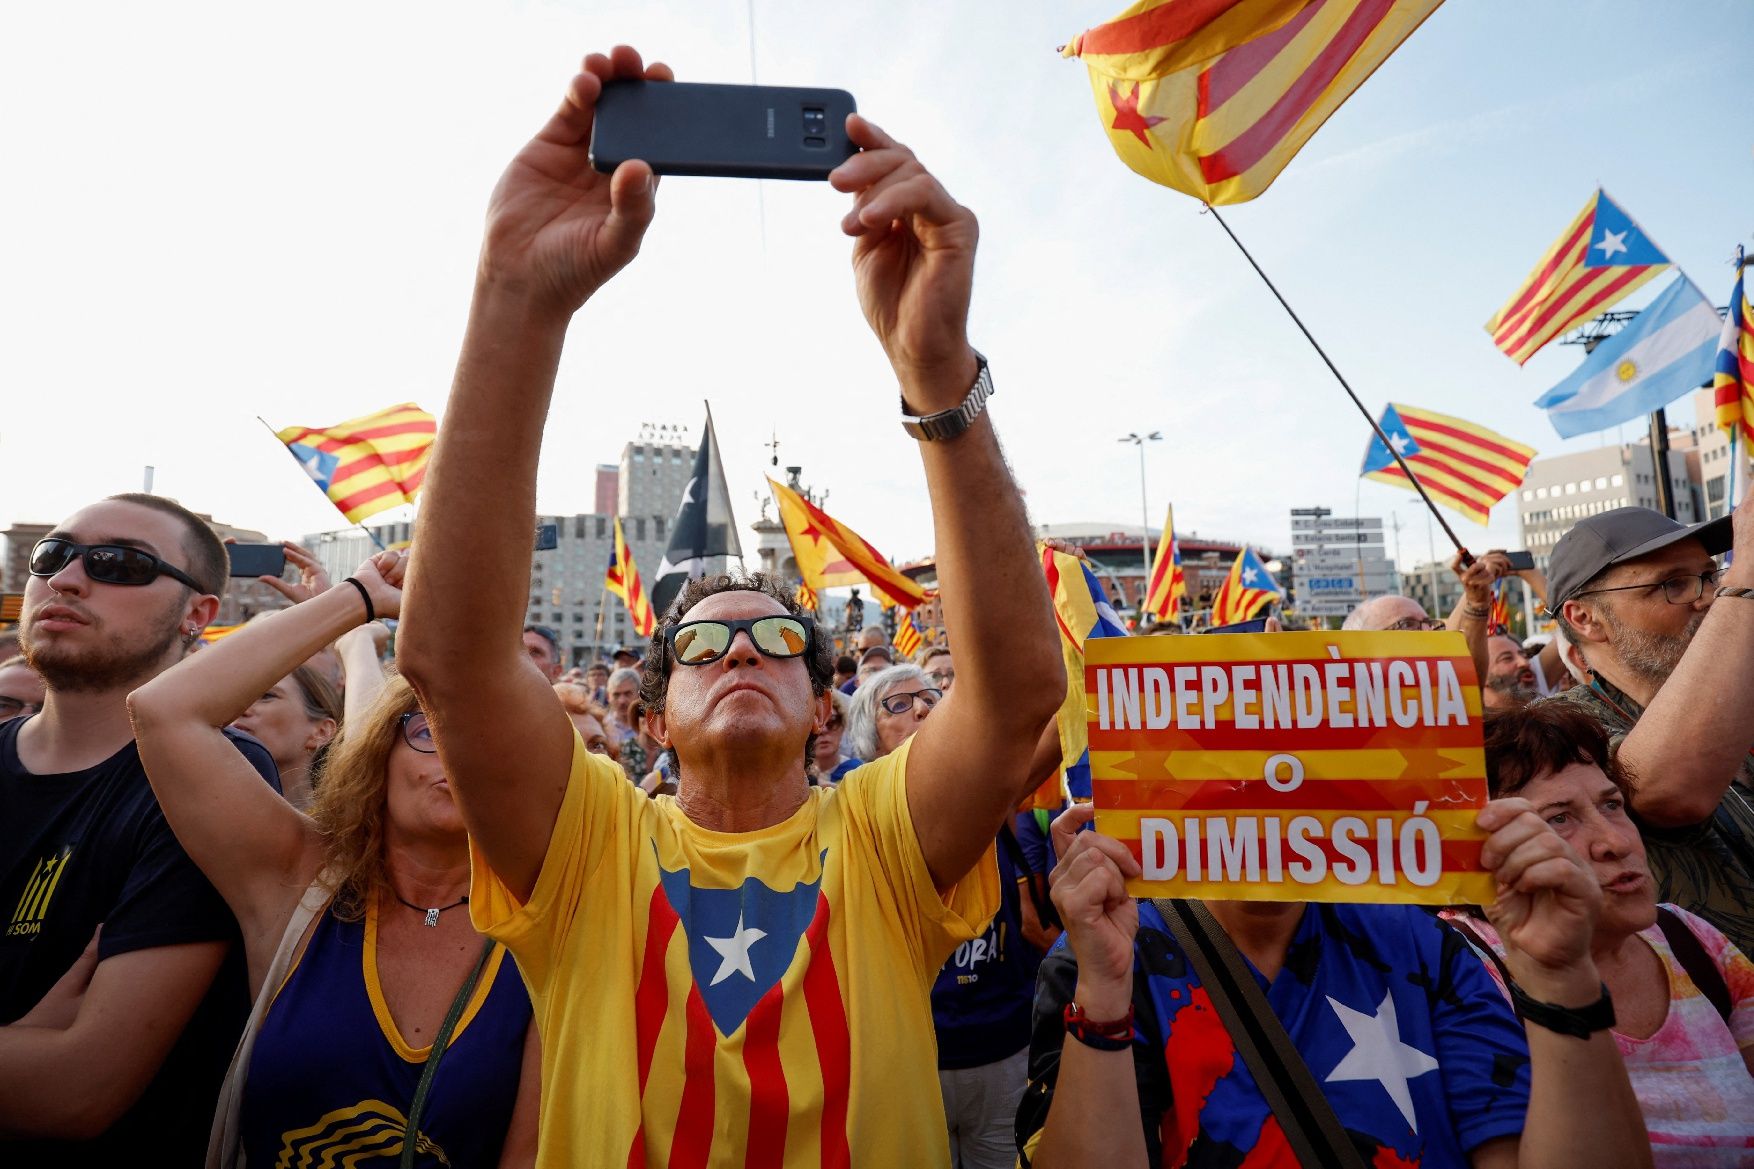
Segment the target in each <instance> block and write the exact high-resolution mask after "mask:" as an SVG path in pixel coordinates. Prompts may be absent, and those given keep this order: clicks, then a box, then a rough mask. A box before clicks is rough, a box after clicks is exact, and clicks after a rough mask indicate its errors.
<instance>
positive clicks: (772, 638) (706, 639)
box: [664, 616, 816, 666]
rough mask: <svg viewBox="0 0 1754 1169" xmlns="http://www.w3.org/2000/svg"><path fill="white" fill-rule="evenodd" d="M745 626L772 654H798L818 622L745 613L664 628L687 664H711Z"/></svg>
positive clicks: (672, 648)
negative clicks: (732, 618)
mask: <svg viewBox="0 0 1754 1169" xmlns="http://www.w3.org/2000/svg"><path fill="white" fill-rule="evenodd" d="M739 630H742V631H744V632H746V633H748V634H749V640H750V641H751V642H753V643H754V644H755V648H756V649H758V650H760V651H761V652H762V653H764V654H766V655H767V656H768V657H770V658H795V657H798V656H800V655H801V654H803V653H804V651H806V650H808V649H809V648H810V643H811V641H812V640H813V639H814V638H815V636H816V622H814V621H812V620H811V619H810V618H808V617H789V616H788V617H779V616H774V617H745V618H743V619H741V620H738V621H687V622H684V623H683V624H681V625H677V626H673V627H672V628H670V629H668V630H666V631H665V632H664V640H666V641H668V642H669V643H670V652H671V653H673V654H675V655H676V661H677V662H678V663H679V664H681V665H684V666H707V665H711V664H712V663H713V662H716V661H718V660H719V659H720V658H722V657H724V656H725V655H726V654H727V653H729V652H731V642H732V641H734V640H736V637H737V633H738V631H739Z"/></svg>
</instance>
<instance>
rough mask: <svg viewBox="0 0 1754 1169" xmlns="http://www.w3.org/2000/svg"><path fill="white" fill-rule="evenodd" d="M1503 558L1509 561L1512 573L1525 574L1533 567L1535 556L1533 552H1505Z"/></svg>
mask: <svg viewBox="0 0 1754 1169" xmlns="http://www.w3.org/2000/svg"><path fill="white" fill-rule="evenodd" d="M1504 556H1505V559H1507V560H1509V561H1510V569H1511V571H1512V572H1527V571H1528V570H1529V569H1531V568H1533V567H1535V554H1534V553H1533V552H1506V553H1505V554H1504Z"/></svg>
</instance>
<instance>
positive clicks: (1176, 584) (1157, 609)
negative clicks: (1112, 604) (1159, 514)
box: [1144, 507, 1188, 621]
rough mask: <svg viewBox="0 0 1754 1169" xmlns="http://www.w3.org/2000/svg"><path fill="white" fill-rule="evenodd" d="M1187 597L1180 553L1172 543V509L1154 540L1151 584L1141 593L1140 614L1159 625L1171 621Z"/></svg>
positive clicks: (1164, 518) (1173, 528) (1185, 578)
mask: <svg viewBox="0 0 1754 1169" xmlns="http://www.w3.org/2000/svg"><path fill="white" fill-rule="evenodd" d="M1187 595H1188V578H1187V575H1186V574H1185V573H1183V572H1182V552H1181V548H1180V547H1179V546H1178V545H1177V544H1176V542H1175V508H1173V507H1172V508H1170V509H1169V510H1168V511H1166V512H1165V513H1164V515H1163V535H1162V536H1160V537H1159V538H1158V540H1157V559H1156V560H1155V561H1153V562H1152V564H1151V583H1150V586H1149V587H1148V588H1147V589H1146V590H1145V605H1144V610H1145V613H1146V614H1147V615H1148V616H1151V617H1154V618H1156V619H1157V620H1159V621H1173V620H1175V616H1176V614H1177V613H1178V612H1180V611H1181V599H1182V598H1183V597H1185V596H1187Z"/></svg>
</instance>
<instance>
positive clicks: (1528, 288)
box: [1486, 187, 1669, 365]
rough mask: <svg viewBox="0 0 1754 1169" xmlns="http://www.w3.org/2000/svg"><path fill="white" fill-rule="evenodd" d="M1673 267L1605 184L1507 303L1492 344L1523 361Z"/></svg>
mask: <svg viewBox="0 0 1754 1169" xmlns="http://www.w3.org/2000/svg"><path fill="white" fill-rule="evenodd" d="M1668 266H1669V257H1668V256H1667V255H1665V254H1664V253H1663V250H1662V249H1661V248H1659V247H1657V246H1656V244H1654V243H1652V242H1651V240H1650V237H1649V236H1647V235H1645V234H1644V230H1643V229H1642V228H1640V227H1639V226H1638V224H1636V223H1634V222H1633V221H1632V217H1631V216H1630V215H1628V214H1626V212H1625V211H1622V210H1621V209H1620V205H1619V204H1618V203H1616V202H1614V200H1612V199H1610V198H1608V193H1607V192H1606V191H1604V190H1602V189H1601V188H1600V187H1597V188H1596V193H1595V194H1594V195H1591V196H1590V201H1589V202H1588V203H1586V204H1584V209H1583V210H1582V211H1579V212H1578V213H1577V218H1575V219H1573V220H1572V221H1571V225H1570V226H1569V227H1567V228H1566V229H1565V231H1564V232H1562V233H1561V234H1560V236H1559V239H1558V240H1556V241H1555V242H1554V244H1553V246H1552V247H1550V248H1548V249H1547V252H1546V254H1545V255H1543V256H1542V257H1541V259H1540V261H1539V262H1538V263H1537V264H1536V265H1535V268H1534V271H1532V272H1530V273H1529V274H1528V275H1527V276H1526V277H1524V278H1523V282H1522V284H1521V285H1519V286H1518V288H1517V290H1516V291H1515V292H1514V293H1512V294H1511V297H1510V299H1509V300H1508V301H1506V302H1505V303H1504V307H1503V308H1501V309H1499V310H1498V311H1497V312H1496V313H1494V314H1493V315H1492V319H1491V320H1490V321H1487V322H1486V331H1487V332H1488V333H1491V334H1492V343H1493V344H1494V345H1496V346H1498V348H1499V349H1500V350H1502V351H1503V352H1504V355H1505V356H1506V357H1508V358H1510V359H1511V360H1512V361H1514V362H1516V363H1517V364H1518V365H1521V364H1523V363H1524V362H1525V361H1527V360H1528V359H1529V358H1531V357H1533V356H1534V355H1535V353H1536V351H1538V350H1539V349H1540V348H1541V346H1543V345H1545V344H1547V342H1549V341H1551V340H1553V338H1555V337H1557V336H1559V334H1561V333H1563V332H1565V331H1566V330H1567V329H1569V328H1571V327H1572V326H1574V325H1580V324H1582V323H1583V322H1585V321H1587V320H1589V319H1590V318H1591V317H1593V316H1595V315H1596V314H1597V313H1599V312H1606V311H1607V310H1608V309H1609V308H1611V307H1613V306H1614V305H1615V304H1617V303H1618V302H1619V301H1620V300H1621V299H1622V298H1623V297H1625V296H1626V295H1627V294H1628V293H1630V292H1631V291H1632V290H1633V289H1635V288H1638V287H1639V286H1640V285H1642V284H1644V283H1645V282H1646V281H1648V280H1650V279H1652V278H1653V277H1655V276H1656V274H1657V273H1659V272H1661V271H1662V270H1663V269H1664V268H1667V267H1668Z"/></svg>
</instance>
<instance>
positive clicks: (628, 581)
mask: <svg viewBox="0 0 1754 1169" xmlns="http://www.w3.org/2000/svg"><path fill="white" fill-rule="evenodd" d="M603 587H604V588H606V589H608V590H609V591H610V592H612V593H614V594H615V595H616V596H618V597H620V598H621V600H622V603H623V604H625V605H626V606H627V616H628V618H629V619H630V620H631V621H632V622H633V631H634V632H635V633H637V634H639V635H640V636H641V637H650V636H651V635H652V630H653V629H655V628H657V625H658V620H657V618H656V617H655V616H654V615H653V614H652V602H651V598H649V597H647V596H646V589H645V585H644V584H642V583H641V582H640V579H639V566H638V565H636V564H635V563H634V562H633V549H631V548H629V547H628V546H627V537H626V536H624V535H623V534H622V532H621V517H620V516H616V517H615V550H614V551H613V552H612V553H610V555H609V572H608V574H607V575H605V576H604V578H603Z"/></svg>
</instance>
